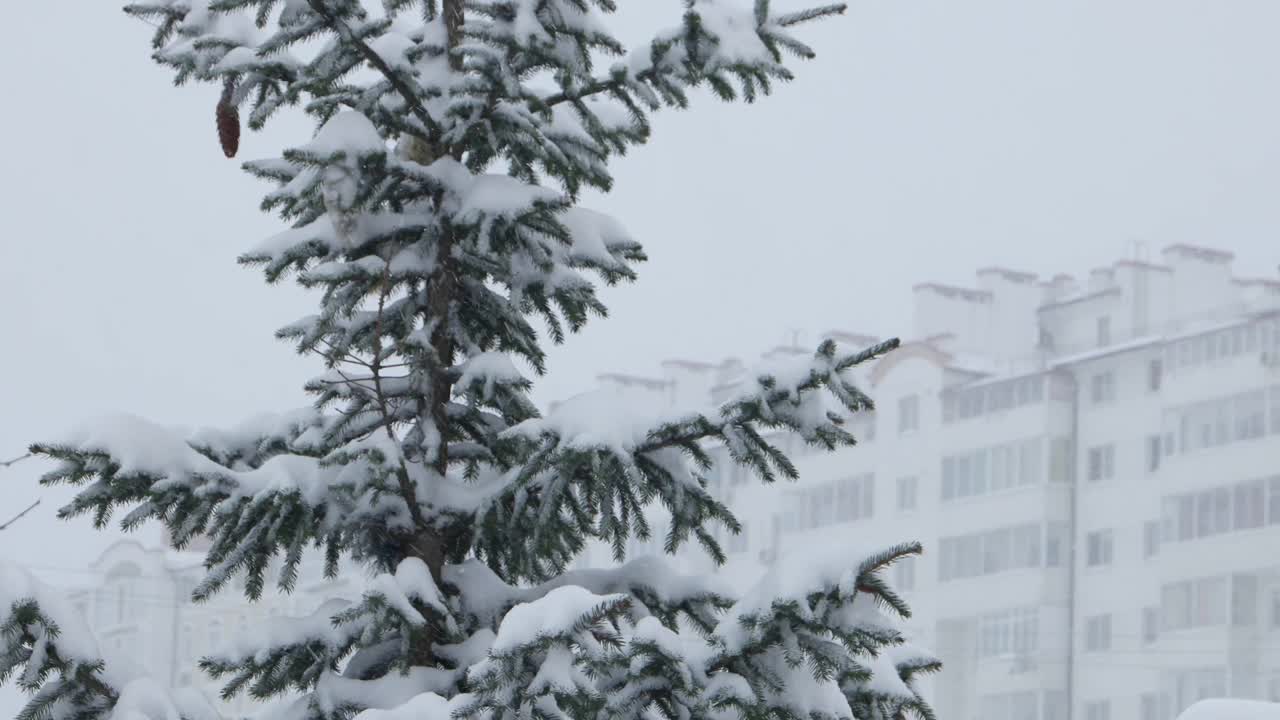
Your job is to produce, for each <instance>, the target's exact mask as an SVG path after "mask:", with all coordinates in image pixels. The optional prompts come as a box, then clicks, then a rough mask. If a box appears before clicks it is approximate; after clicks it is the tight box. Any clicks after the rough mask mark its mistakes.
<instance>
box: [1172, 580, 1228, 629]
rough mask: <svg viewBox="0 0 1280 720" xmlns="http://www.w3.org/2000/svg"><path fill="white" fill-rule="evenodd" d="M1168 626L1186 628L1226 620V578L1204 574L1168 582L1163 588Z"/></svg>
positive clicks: (1220, 623) (1215, 623)
mask: <svg viewBox="0 0 1280 720" xmlns="http://www.w3.org/2000/svg"><path fill="white" fill-rule="evenodd" d="M1160 606H1161V607H1160V613H1161V616H1162V618H1161V620H1162V622H1161V625H1162V627H1163V629H1164V630H1170V631H1172V630H1186V629H1188V628H1195V627H1210V626H1216V625H1224V624H1226V619H1227V583H1226V578H1222V577H1214V578H1201V579H1199V580H1187V581H1183V582H1178V583H1172V584H1170V585H1165V586H1164V587H1163V588H1161V591H1160Z"/></svg>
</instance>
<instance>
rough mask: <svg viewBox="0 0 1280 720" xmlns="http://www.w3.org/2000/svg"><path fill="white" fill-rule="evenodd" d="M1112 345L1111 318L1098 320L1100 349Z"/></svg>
mask: <svg viewBox="0 0 1280 720" xmlns="http://www.w3.org/2000/svg"><path fill="white" fill-rule="evenodd" d="M1110 344H1111V318H1109V317H1106V316H1105V315H1104V316H1103V317H1100V318H1098V347H1106V346H1107V345H1110Z"/></svg>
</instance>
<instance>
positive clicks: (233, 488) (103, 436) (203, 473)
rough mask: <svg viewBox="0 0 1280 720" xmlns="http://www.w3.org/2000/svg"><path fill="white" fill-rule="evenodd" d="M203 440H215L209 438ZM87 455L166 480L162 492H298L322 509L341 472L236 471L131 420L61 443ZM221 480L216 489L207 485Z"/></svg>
mask: <svg viewBox="0 0 1280 720" xmlns="http://www.w3.org/2000/svg"><path fill="white" fill-rule="evenodd" d="M203 437H205V438H208V437H210V436H209V435H208V434H207V431H206V433H205V434H204V435H203ZM58 444H59V445H66V446H69V447H72V448H76V449H78V450H81V451H84V452H101V453H105V454H107V455H109V456H110V457H111V458H112V460H114V461H115V462H117V463H119V465H120V472H121V473H123V474H126V475H130V474H135V473H143V474H148V475H153V476H156V477H160V478H163V479H162V480H160V481H159V482H157V483H156V485H155V489H156V490H163V489H164V488H165V487H167V486H169V485H171V484H175V485H197V486H198V488H197V492H210V491H212V490H213V489H214V487H216V489H218V490H221V491H224V492H228V493H229V494H230V496H231V499H233V500H234V499H236V498H240V497H250V498H252V497H258V496H260V495H262V494H263V493H268V492H273V491H274V492H286V493H287V492H294V491H296V492H298V493H299V494H300V496H301V497H302V499H303V501H304V502H307V503H308V504H311V505H313V506H314V505H319V504H320V503H322V502H324V500H325V499H326V497H327V494H328V491H329V487H330V482H331V481H332V480H333V479H334V478H335V477H337V476H338V474H339V473H340V472H341V468H330V467H325V468H321V467H320V466H319V463H318V462H317V460H316V459H315V458H311V457H306V456H301V455H277V456H275V457H272V458H271V459H269V460H267V461H266V462H265V463H263V464H262V465H261V466H260V467H257V468H254V469H251V470H232V469H230V468H227V467H224V466H222V465H219V464H218V463H216V462H214V461H212V460H210V459H209V458H207V457H205V456H204V455H201V454H200V453H198V452H196V451H195V450H194V449H193V448H192V447H191V445H189V444H188V443H187V441H186V440H184V439H183V438H182V437H181V436H180V435H179V434H178V433H176V432H173V431H170V430H168V429H166V428H163V427H161V426H159V425H157V424H155V423H151V422H148V421H146V420H143V419H141V418H138V417H134V416H131V415H115V416H108V417H105V418H101V419H99V420H96V421H92V422H89V423H85V424H83V425H81V426H80V427H79V428H77V429H76V430H75V431H73V432H71V433H68V434H67V435H65V436H64V437H63V438H61V439H60V440H59V441H58ZM214 479H216V480H220V481H222V482H220V483H217V484H216V486H214V487H211V486H210V485H208V484H207V483H206V482H201V481H209V480H214Z"/></svg>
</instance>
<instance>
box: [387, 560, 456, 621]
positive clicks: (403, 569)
mask: <svg viewBox="0 0 1280 720" xmlns="http://www.w3.org/2000/svg"><path fill="white" fill-rule="evenodd" d="M369 592H371V593H374V594H377V595H380V596H382V598H383V599H385V600H386V602H387V604H388V605H390V606H391V607H393V608H395V610H396V612H398V613H400V614H401V615H403V616H404V617H405V618H407V619H408V620H409V621H410V622H412V623H414V624H416V625H421V624H423V623H425V622H426V618H424V617H422V614H421V613H419V612H418V610H417V609H416V608H415V607H413V603H412V602H411V601H412V600H419V601H421V602H423V603H425V604H426V605H428V606H429V607H431V608H434V609H435V610H436V611H438V612H439V613H440V614H442V615H448V614H449V611H448V608H446V607H445V604H444V600H443V598H442V597H441V595H440V589H439V588H438V587H436V583H435V581H434V580H432V579H431V570H430V569H428V568H427V564H426V563H425V562H423V561H422V560H421V559H420V558H413V557H411V558H405V559H404V560H401V561H400V564H399V565H398V566H396V574H395V575H386V574H383V575H379V576H377V577H375V578H374V579H373V581H372V582H371V583H370V585H369Z"/></svg>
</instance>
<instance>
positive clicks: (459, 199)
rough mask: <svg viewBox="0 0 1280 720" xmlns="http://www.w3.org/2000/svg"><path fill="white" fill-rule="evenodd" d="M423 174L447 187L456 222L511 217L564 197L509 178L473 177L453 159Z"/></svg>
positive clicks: (436, 165) (438, 161)
mask: <svg viewBox="0 0 1280 720" xmlns="http://www.w3.org/2000/svg"><path fill="white" fill-rule="evenodd" d="M420 172H425V174H427V175H428V176H430V177H432V178H433V179H435V180H436V182H439V183H440V184H442V185H444V186H445V187H446V188H448V190H449V193H450V196H451V200H452V202H451V207H450V208H449V209H450V210H451V211H452V212H453V214H454V217H455V218H456V220H457V221H458V222H461V223H476V222H480V221H481V220H492V219H496V218H511V217H515V216H518V215H522V214H524V213H527V212H529V210H531V209H532V208H534V207H535V206H536V205H538V204H539V203H553V202H558V201H560V200H561V199H562V198H563V196H562V195H561V194H560V193H558V192H556V191H554V190H551V189H549V188H544V187H540V186H538V185H530V184H528V183H526V182H522V181H520V180H517V179H515V178H513V177H511V176H510V175H496V174H485V175H476V174H474V173H472V172H471V171H470V170H468V169H467V168H466V167H465V166H463V165H462V163H459V162H458V161H457V160H454V159H453V158H448V157H445V158H441V159H439V160H436V161H435V162H434V163H432V164H431V165H430V166H429V167H428V168H426V170H425V171H420Z"/></svg>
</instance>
